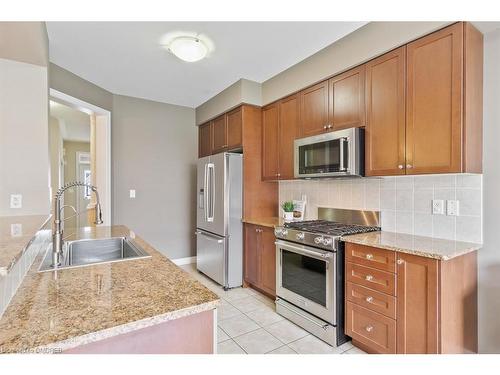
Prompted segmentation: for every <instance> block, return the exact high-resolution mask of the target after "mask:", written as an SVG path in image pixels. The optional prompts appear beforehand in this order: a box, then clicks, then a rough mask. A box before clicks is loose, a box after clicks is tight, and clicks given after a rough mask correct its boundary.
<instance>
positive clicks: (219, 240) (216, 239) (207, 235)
mask: <svg viewBox="0 0 500 375" xmlns="http://www.w3.org/2000/svg"><path fill="white" fill-rule="evenodd" d="M194 234H196V235H199V234H201V235H202V236H205V237H207V238H209V239H211V240H214V241H217V243H223V242H224V239H223V238H220V237H218V236H214V235H213V234H209V233H206V232H202V231H201V230H197V231H196V232H194Z"/></svg>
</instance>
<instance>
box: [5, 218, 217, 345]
mask: <svg viewBox="0 0 500 375" xmlns="http://www.w3.org/2000/svg"><path fill="white" fill-rule="evenodd" d="M109 237H129V238H130V239H131V240H132V241H133V242H135V243H136V244H137V245H139V246H140V247H142V248H143V249H144V250H145V251H146V252H147V253H148V254H149V255H151V257H150V258H145V259H134V260H128V261H123V262H116V263H106V264H99V265H91V266H85V267H78V268H71V269H64V270H59V271H51V272H44V273H39V272H38V268H39V266H40V263H41V261H42V258H43V254H40V255H39V256H38V257H37V259H36V260H35V262H34V263H33V265H32V266H31V268H30V270H29V271H28V274H27V275H26V277H25V279H24V280H23V282H22V284H21V286H20V287H19V289H18V291H17V293H16V295H15V296H14V298H13V299H12V301H11V303H10V305H9V307H8V308H7V310H6V311H5V313H4V314H3V316H2V317H1V318H0V352H1V353H13V352H28V353H37V352H38V353H60V352H63V353H213V352H214V351H215V342H216V333H215V329H216V324H215V321H216V308H217V307H218V305H219V297H218V296H217V295H216V294H215V293H213V292H211V291H210V290H209V289H207V288H206V287H205V286H203V285H202V284H201V283H199V282H198V281H197V280H195V279H194V278H193V277H191V276H190V275H189V274H187V273H186V272H184V271H183V270H182V269H180V268H179V267H177V266H176V265H175V264H174V263H172V262H171V261H170V260H169V259H167V258H166V257H165V256H163V255H162V254H160V253H159V252H158V251H157V250H155V249H154V248H153V247H152V246H151V245H149V244H148V243H147V242H145V241H144V240H143V239H141V238H140V237H138V236H136V235H135V233H134V232H132V231H130V230H129V229H128V228H127V227H125V226H111V227H97V228H94V227H92V228H91V227H87V228H82V229H80V230H78V231H77V232H76V233H75V234H73V235H71V236H70V237H69V238H68V239H67V240H68V241H70V240H77V239H97V238H109Z"/></svg>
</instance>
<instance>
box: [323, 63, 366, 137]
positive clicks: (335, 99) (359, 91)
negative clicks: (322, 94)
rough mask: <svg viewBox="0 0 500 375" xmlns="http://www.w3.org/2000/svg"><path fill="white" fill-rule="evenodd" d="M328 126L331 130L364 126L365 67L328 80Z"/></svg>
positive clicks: (362, 66)
mask: <svg viewBox="0 0 500 375" xmlns="http://www.w3.org/2000/svg"><path fill="white" fill-rule="evenodd" d="M328 90H329V95H328V96H329V108H328V109H329V125H328V126H330V125H331V127H332V128H331V129H332V130H340V129H346V128H358V127H361V126H365V66H364V65H361V66H358V67H356V68H353V69H351V70H348V71H347V72H345V73H342V74H339V75H338V76H335V77H333V78H330V79H329V80H328Z"/></svg>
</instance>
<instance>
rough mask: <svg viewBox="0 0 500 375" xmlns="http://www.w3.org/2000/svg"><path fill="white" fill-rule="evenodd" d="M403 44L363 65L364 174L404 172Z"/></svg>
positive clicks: (404, 48) (404, 51)
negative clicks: (364, 97)
mask: <svg viewBox="0 0 500 375" xmlns="http://www.w3.org/2000/svg"><path fill="white" fill-rule="evenodd" d="M405 60H406V47H401V48H398V49H397V50H395V51H391V52H389V53H386V54H385V55H383V56H381V57H379V58H377V59H375V60H372V61H370V62H368V63H367V64H366V111H367V114H366V129H365V158H366V163H365V164H366V167H365V174H366V175H367V176H388V175H400V174H405V171H406V159H405V147H406V145H405V128H406V119H405Z"/></svg>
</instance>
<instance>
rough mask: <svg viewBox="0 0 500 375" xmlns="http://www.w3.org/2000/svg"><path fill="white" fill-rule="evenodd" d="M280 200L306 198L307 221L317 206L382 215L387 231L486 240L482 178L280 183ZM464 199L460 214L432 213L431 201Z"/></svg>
mask: <svg viewBox="0 0 500 375" xmlns="http://www.w3.org/2000/svg"><path fill="white" fill-rule="evenodd" d="M279 194H280V202H283V201H285V200H290V199H301V196H302V195H304V194H305V195H306V197H307V205H306V213H305V219H306V220H313V219H316V218H317V212H318V207H335V208H348V209H364V210H375V211H381V225H382V230H384V231H390V232H401V233H409V234H415V235H420V236H429V237H438V238H446V239H452V240H454V239H456V240H460V241H468V242H479V243H481V242H482V175H472V174H446V175H425V176H397V177H379V178H356V179H330V180H295V181H281V182H280V183H279ZM433 199H442V200H444V201H445V206H446V200H458V201H459V216H447V215H446V207H445V214H444V215H433V214H432V200H433Z"/></svg>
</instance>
